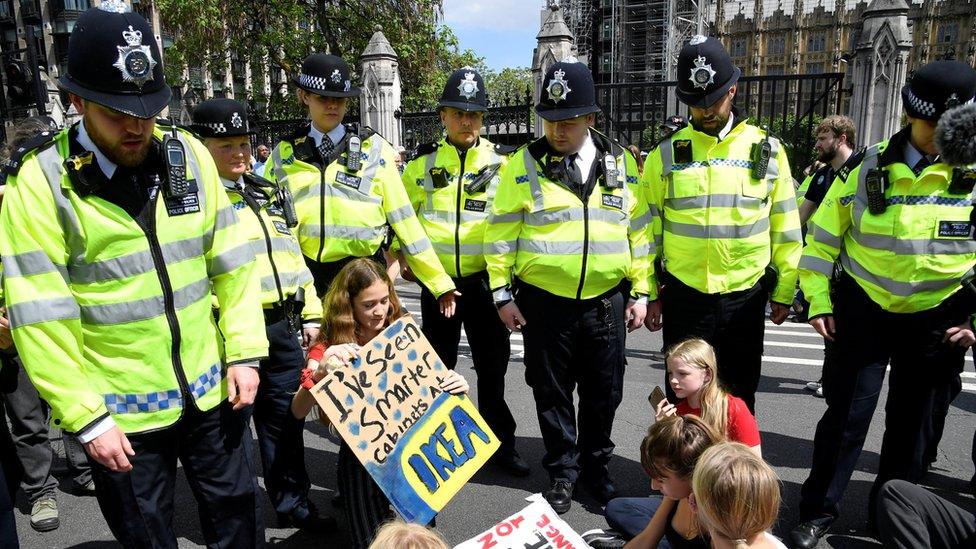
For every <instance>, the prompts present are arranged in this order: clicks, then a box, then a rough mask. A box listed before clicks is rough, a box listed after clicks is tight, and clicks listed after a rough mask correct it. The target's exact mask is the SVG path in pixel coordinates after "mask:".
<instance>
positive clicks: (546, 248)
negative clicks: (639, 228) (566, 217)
mask: <svg viewBox="0 0 976 549" xmlns="http://www.w3.org/2000/svg"><path fill="white" fill-rule="evenodd" d="M518 249H519V251H525V252H531V253H536V254H546V255H582V254H583V241H582V240H569V241H549V240H527V239H524V238H519V239H518ZM586 252H587V253H588V254H629V253H630V243H629V242H600V241H594V240H590V241H589V242H587V246H586Z"/></svg>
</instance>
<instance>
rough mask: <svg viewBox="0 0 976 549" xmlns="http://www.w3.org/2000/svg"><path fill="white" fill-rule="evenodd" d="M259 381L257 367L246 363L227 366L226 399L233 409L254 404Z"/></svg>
mask: <svg viewBox="0 0 976 549" xmlns="http://www.w3.org/2000/svg"><path fill="white" fill-rule="evenodd" d="M260 381H261V380H260V377H259V376H258V369H257V368H253V367H251V366H248V365H246V364H241V365H237V366H230V367H228V368H227V400H229V401H230V402H231V404H233V405H234V409H235V410H240V409H241V408H244V407H245V406H250V405H252V404H254V396H255V395H256V394H257V392H258V383H260Z"/></svg>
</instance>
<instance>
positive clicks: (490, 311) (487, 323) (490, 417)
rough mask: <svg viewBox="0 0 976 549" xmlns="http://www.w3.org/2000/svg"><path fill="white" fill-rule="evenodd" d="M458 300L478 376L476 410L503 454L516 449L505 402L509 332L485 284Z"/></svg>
mask: <svg viewBox="0 0 976 549" xmlns="http://www.w3.org/2000/svg"><path fill="white" fill-rule="evenodd" d="M462 292H463V295H462V296H461V297H460V298H458V299H459V300H460V304H459V307H458V310H459V312H460V313H461V315H460V318H461V321H462V322H463V323H464V332H465V333H466V334H467V336H468V343H469V344H470V345H471V358H472V360H473V362H474V370H475V373H476V374H477V375H478V410H479V411H480V412H481V415H482V416H483V417H484V418H485V421H486V422H487V423H488V426H489V427H491V430H492V431H494V432H495V435H496V436H497V437H498V439H499V440H500V441H501V444H502V448H501V449H502V451H511V450H514V449H515V417H514V416H512V411H511V410H510V409H509V408H508V403H507V402H505V374H506V373H507V372H508V359H509V357H510V356H511V345H510V343H509V333H508V329H507V328H506V327H505V324H503V323H502V321H501V319H500V318H498V311H497V309H496V308H495V304H494V302H493V301H492V297H491V292H490V291H489V290H488V286H487V282H485V285H484V286H483V287H480V286H478V287H474V286H466V287H465V288H464V289H463V290H462Z"/></svg>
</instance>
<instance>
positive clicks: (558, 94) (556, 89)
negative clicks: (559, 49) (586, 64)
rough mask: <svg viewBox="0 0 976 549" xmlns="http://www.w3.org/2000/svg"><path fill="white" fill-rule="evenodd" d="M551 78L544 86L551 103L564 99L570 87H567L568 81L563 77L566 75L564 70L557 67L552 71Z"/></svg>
mask: <svg viewBox="0 0 976 549" xmlns="http://www.w3.org/2000/svg"><path fill="white" fill-rule="evenodd" d="M552 76H553V78H552V79H551V80H549V85H548V86H546V93H548V94H549V99H550V100H551V101H552V102H553V103H559V102H560V101H562V100H564V99H566V96H567V95H569V93H570V92H571V91H573V90H572V89H570V87H569V82H567V81H566V80H565V79H564V78H563V77H564V76H566V71H564V70H562V69H559V70H557V71H556V72H554V73H552Z"/></svg>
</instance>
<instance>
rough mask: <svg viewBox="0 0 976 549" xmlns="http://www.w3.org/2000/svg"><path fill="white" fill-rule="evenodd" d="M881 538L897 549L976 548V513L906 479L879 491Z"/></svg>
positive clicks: (878, 511)
mask: <svg viewBox="0 0 976 549" xmlns="http://www.w3.org/2000/svg"><path fill="white" fill-rule="evenodd" d="M877 505H878V509H877V513H878V515H877V516H878V539H879V540H880V541H881V545H883V546H884V547H890V548H893V549H914V548H915V547H928V548H930V549H953V548H956V547H976V514H974V513H973V511H967V510H966V509H963V508H962V507H959V506H957V505H954V504H952V503H950V502H948V501H946V500H945V499H942V498H940V497H939V496H937V495H935V494H933V493H932V492H930V491H928V490H926V489H925V488H922V487H921V486H918V485H916V484H912V483H910V482H908V481H905V480H889V481H888V482H886V483H884V486H882V487H881V490H880V491H879V492H878V503H877Z"/></svg>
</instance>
